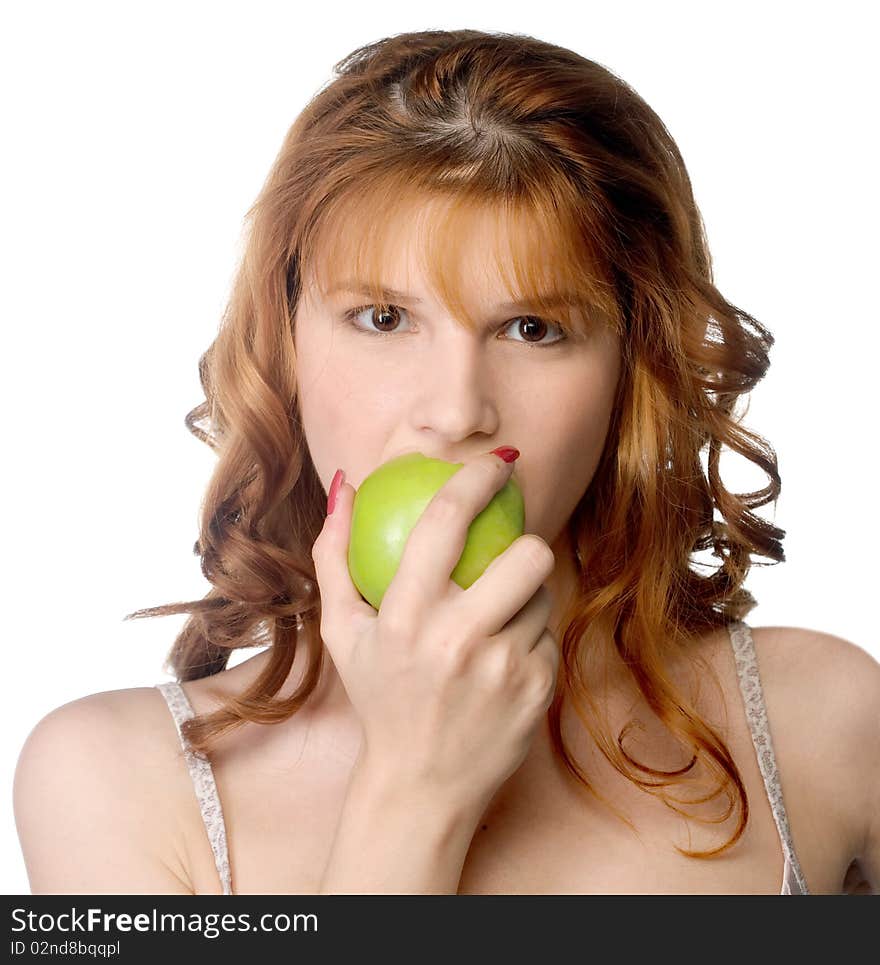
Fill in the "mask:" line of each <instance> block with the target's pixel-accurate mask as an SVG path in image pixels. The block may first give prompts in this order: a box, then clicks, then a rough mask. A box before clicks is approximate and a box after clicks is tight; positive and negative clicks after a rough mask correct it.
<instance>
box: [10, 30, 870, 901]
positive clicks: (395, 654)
mask: <svg viewBox="0 0 880 965" xmlns="http://www.w3.org/2000/svg"><path fill="white" fill-rule="evenodd" d="M336 70H337V74H338V76H337V77H336V79H335V80H334V81H333V82H332V83H331V84H329V85H328V86H327V87H326V88H324V89H323V90H321V91H320V92H319V93H318V95H317V96H316V97H315V98H314V99H313V100H312V102H311V103H310V104H309V105H308V106H307V107H306V109H305V110H304V111H303V113H302V114H301V115H300V117H299V118H298V119H297V121H296V122H295V123H294V125H293V126H292V128H291V130H290V132H289V134H288V136H287V138H286V140H285V142H284V144H283V147H282V149H281V152H280V153H279V156H278V158H277V159H276V162H275V164H274V166H273V168H272V171H271V172H270V175H269V178H268V180H267V182H266V184H265V186H264V188H263V190H262V192H261V194H260V196H259V198H258V199H257V201H256V203H255V205H254V206H253V208H252V209H251V211H250V213H249V218H250V222H251V232H250V236H249V240H248V245H247V248H246V251H245V255H244V258H243V262H242V265H241V268H240V272H239V275H238V278H237V281H236V284H235V287H234V290H233V293H232V297H231V300H230V303H229V306H228V309H227V312H226V314H225V317H224V322H223V325H222V327H221V330H220V332H219V334H218V336H217V338H216V340H215V342H214V343H213V344H212V345H211V347H210V348H209V350H208V351H207V352H206V353H205V355H204V357H203V358H202V360H201V364H200V373H201V377H202V385H203V387H204V390H205V393H206V400H207V401H206V402H205V403H204V404H203V405H200V406H198V407H197V408H196V409H195V410H194V411H193V412H192V413H190V415H189V416H188V418H187V424H188V426H189V428H190V429H191V431H192V432H193V433H194V434H195V435H197V436H198V437H199V438H200V439H202V440H203V441H205V442H207V443H208V444H209V445H211V446H212V448H214V449H215V450H216V452H217V454H218V464H217V468H216V470H215V473H214V476H213V478H212V480H211V482H210V485H209V488H208V492H207V494H206V498H205V502H204V507H203V514H202V520H201V532H200V536H199V540H198V541H197V543H196V547H195V550H196V552H197V553H198V554H199V555H200V557H201V559H202V568H203V572H204V573H205V576H206V577H207V579H208V580H209V581H210V582H211V583H212V586H213V589H212V590H211V592H209V593H208V594H207V596H206V598H205V599H204V600H202V601H195V602H189V603H180V604H175V605H172V606H165V607H155V608H152V609H149V610H142V611H138V612H137V613H135V614H133V615H132V616H133V617H142V616H152V615H159V614H171V613H183V612H189V613H192V614H193V615H192V617H191V618H190V619H189V621H188V622H187V624H186V625H185V627H184V628H183V630H182V632H181V633H180V635H179V636H178V638H177V640H176V641H175V644H174V647H173V650H172V652H171V655H170V666H171V668H172V669H173V671H174V675H175V677H176V681H175V682H170V683H165V684H160V685H158V686H157V687H151V688H138V689H134V690H124V691H115V692H109V693H101V694H94V695H91V696H89V697H86V698H83V699H82V700H78V701H74V702H72V703H70V704H67V705H65V706H63V707H60V708H58V709H57V710H55V711H53V712H52V713H51V714H49V715H47V717H45V718H44V719H43V720H42V721H40V722H39V724H38V725H37V726H36V727H35V728H34V730H33V731H32V733H31V735H30V736H29V738H28V741H27V742H26V744H25V747H24V749H23V750H22V753H21V756H20V759H19V765H18V769H17V773H16V785H15V803H16V818H17V823H18V827H19V835H20V839H21V842H22V848H23V852H24V856H25V860H26V863H27V868H28V873H29V876H30V881H31V886H32V889H33V891H34V892H35V893H39V892H55V893H60V892H74V893H101V892H114V893H176V892H179V893H186V894H211V893H220V892H223V893H227V894H231V893H236V894H247V893H262V894H267V893H296V894H308V893H346V892H347V893H383V892H385V893H416V894H428V893H460V894H474V893H483V894H487V893H508V894H510V893H531V894H536V893H537V894H541V893H550V894H558V893H574V894H579V893H581V894H582V893H605V894H608V893H639V894H675V893H689V894H798V893H800V894H806V893H836V892H841V891H844V892H847V893H868V892H870V890H871V889H872V888H873V889H876V887H877V882H878V878H880V827H878V826H877V824H876V822H875V824H873V825H872V824H871V820H870V819H871V816H872V815H876V814H877V813H878V809H877V807H876V804H877V797H878V794H880V751H878V740H877V738H878V736H880V734H878V721H877V719H876V713H875V711H874V708H875V707H876V706H877V705H878V701H880V666H878V664H877V663H876V661H874V660H873V659H872V658H871V657H870V656H869V655H868V654H867V653H866V652H865V651H864V650H862V649H860V648H859V647H858V646H856V645H855V644H852V643H849V642H847V641H845V640H842V639H840V638H838V637H834V636H831V635H829V634H824V633H819V632H815V631H810V630H806V629H800V628H792V627H760V628H750V627H749V626H748V625H747V624H746V623H745V622H744V620H743V618H744V617H745V616H746V615H747V614H748V612H749V611H750V610H751V609H752V608H753V607H754V605H755V600H754V599H753V598H752V596H751V595H750V594H749V593H748V592H747V591H746V589H745V588H744V582H745V579H746V576H747V574H748V571H749V569H750V566H751V565H752V562H753V557H754V556H763V557H766V558H768V559H770V560H772V561H775V562H781V561H782V560H783V559H784V554H783V550H782V545H781V540H782V538H783V536H784V532H783V531H782V530H781V529H779V528H777V527H776V526H773V525H771V524H769V523H767V522H766V521H765V520H763V519H762V518H761V517H759V516H757V515H755V514H754V513H753V512H752V510H753V509H755V508H756V507H760V506H763V505H766V504H767V503H768V502H771V501H775V500H776V498H777V497H778V494H779V491H780V477H779V474H778V471H777V462H776V457H775V454H774V452H773V450H772V448H771V447H770V446H769V445H768V444H767V443H766V442H765V441H764V440H763V439H762V438H761V437H760V436H757V435H755V434H753V433H751V432H749V431H747V430H746V429H745V428H744V427H743V426H742V425H741V423H740V421H739V419H738V418H737V416H736V411H735V407H736V404H737V402H738V401H739V400H740V399H741V397H742V396H744V395H746V394H747V393H748V392H749V391H750V390H751V389H752V388H753V387H754V386H755V385H756V384H757V382H758V381H759V380H760V379H761V378H762V377H763V376H764V374H765V373H766V371H767V368H768V364H769V362H768V352H769V349H770V347H771V346H772V344H773V339H772V336H771V335H770V333H769V332H768V331H767V330H766V329H765V328H764V327H763V326H762V325H761V324H760V323H759V322H758V321H756V320H755V319H754V318H753V317H752V316H750V315H749V314H747V313H746V312H744V311H742V310H741V309H739V308H737V307H736V306H734V305H732V304H731V303H730V302H728V301H727V300H725V299H724V297H723V296H722V295H721V293H720V292H719V291H718V290H717V289H716V288H715V287H714V285H713V283H712V273H711V262H710V256H709V251H708V247H707V243H706V239H705V232H704V229H703V225H702V222H701V219H700V215H699V212H698V210H697V207H696V204H695V203H694V199H693V195H692V191H691V186H690V181H689V178H688V175H687V172H686V170H685V166H684V163H683V161H682V159H681V156H680V154H679V151H678V149H677V147H676V145H675V143H674V142H673V140H672V139H671V137H670V135H669V133H668V132H667V131H666V129H665V127H664V126H663V124H662V122H661V121H660V119H659V118H658V117H657V115H656V114H655V113H654V112H653V111H652V110H651V109H650V108H649V107H648V106H647V105H646V104H645V102H644V101H643V100H642V99H641V98H640V97H639V96H638V95H637V94H636V93H635V92H634V91H633V90H632V89H631V88H630V87H628V86H627V85H626V84H625V83H624V82H622V81H621V80H620V79H619V78H617V77H616V76H614V75H613V74H612V73H610V72H609V71H608V70H607V69H605V68H603V67H601V66H600V65H598V64H596V63H593V62H591V61H589V60H586V59H584V58H583V57H580V56H579V55H577V54H575V53H573V52H571V51H569V50H566V49H564V48H560V47H555V46H552V45H549V44H546V43H542V42H540V41H538V40H535V39H533V38H530V37H526V36H521V35H509V34H486V33H481V32H479V31H473V30H460V31H451V32H443V31H426V32H422V33H407V34H401V35H397V36H395V37H392V38H388V39H386V40H383V41H380V42H378V43H375V44H371V45H368V46H366V47H364V48H361V49H359V50H357V51H355V52H354V53H352V54H351V55H350V56H349V57H348V58H346V59H345V60H344V61H343V62H341V63H340V64H339V65H337V68H336ZM203 419H204V420H207V426H206V428H205V429H203V428H200V427H199V426H197V425H196V422H197V421H199V420H203ZM725 445H726V446H727V447H728V448H730V449H734V450H736V451H737V452H739V453H740V454H741V455H743V456H745V457H746V458H747V459H749V460H751V461H752V462H754V463H756V464H757V465H759V466H760V467H761V468H762V469H763V470H764V471H765V472H766V474H767V476H768V479H769V482H768V485H767V487H766V488H765V489H763V490H761V491H759V492H756V493H745V494H738V493H734V492H730V491H729V490H728V489H727V488H726V487H725V484H724V480H723V479H722V477H721V473H720V467H719V455H720V451H721V447H722V446H725ZM416 451H417V452H422V453H423V454H424V455H426V456H429V457H432V458H439V459H444V460H447V461H449V462H456V463H462V464H463V467H462V469H461V470H460V471H459V472H457V473H456V474H455V475H454V476H453V477H452V478H451V479H450V480H449V482H448V483H447V484H446V485H445V486H444V488H443V489H442V490H441V491H440V493H438V496H437V497H436V498H435V499H434V500H433V501H432V503H431V504H430V506H429V508H428V509H427V510H426V511H425V513H424V515H423V516H422V518H421V519H420V520H419V522H418V524H417V526H416V528H415V529H414V530H413V532H412V534H411V536H410V539H409V541H408V543H407V548H406V553H405V555H404V558H403V560H402V562H401V565H400V568H399V570H398V571H397V574H396V575H395V578H394V580H393V582H392V584H391V586H390V587H389V589H388V591H387V593H386V595H385V598H384V599H383V601H382V604H381V606H380V608H379V611H378V612H377V611H376V610H374V609H373V608H372V607H370V606H369V605H368V604H367V603H366V602H365V601H364V600H363V599H362V598H361V596H360V594H359V593H358V592H357V590H356V588H355V587H354V585H353V584H352V581H351V577H350V574H349V572H348V567H347V550H348V542H349V536H350V531H351V518H352V506H353V500H354V496H355V493H356V491H357V489H358V487H359V486H360V484H361V482H362V481H363V479H364V478H366V476H367V475H369V474H370V473H371V472H372V471H373V470H374V469H375V468H377V467H378V466H379V465H381V464H383V463H384V462H386V461H388V460H389V459H391V458H393V457H395V456H397V455H400V454H402V453H404V452H416ZM704 454H705V462H704V461H703V455H704ZM340 467H341V468H342V469H343V470H344V476H343V473H342V472H337V471H336V470H337V469H339V468H340ZM511 475H513V476H514V478H515V479H516V480H517V482H518V483H519V486H520V488H521V490H522V492H523V497H524V501H525V507H526V526H525V529H526V534H525V535H524V536H523V537H521V538H520V539H518V540H516V541H515V542H514V543H513V544H512V545H511V546H510V547H509V548H508V549H507V550H506V551H505V552H504V553H503V554H501V555H500V556H499V557H497V558H496V559H495V560H494V561H493V563H492V565H491V566H490V567H489V568H488V569H487V570H486V571H485V573H484V574H483V575H482V576H481V577H480V579H479V580H477V582H475V583H474V584H473V585H472V586H470V587H469V588H468V589H466V590H465V589H462V588H461V587H459V586H458V585H456V584H455V583H453V582H452V581H451V580H450V579H449V576H450V573H451V571H452V569H453V568H454V566H455V563H456V561H457V560H458V558H459V556H460V554H461V551H462V548H463V545H464V541H465V537H466V533H467V528H468V526H469V524H470V522H471V521H472V520H473V518H474V517H475V516H476V515H477V513H479V512H480V510H481V509H482V508H483V507H484V506H485V505H486V504H487V503H488V502H489V500H490V499H491V498H492V496H493V495H494V493H495V492H497V491H498V490H499V489H500V488H501V487H502V486H503V485H504V484H505V482H506V481H507V480H508V479H509V478H510V477H511ZM325 495H327V496H328V505H327V513H326V514H325V504H324V497H325ZM716 510H717V513H718V517H720V518H714V516H713V514H714V512H715V511H716ZM709 549H711V551H712V553H711V555H712V556H714V557H715V558H716V562H715V563H714V564H713V565H710V561H707V560H706V559H703V560H702V561H701V560H700V559H699V555H700V553H703V552H704V551H706V550H709ZM267 645H268V647H267V649H264V650H262V651H261V652H260V653H258V654H257V656H255V657H252V658H250V659H247V660H244V661H243V662H241V663H240V664H238V665H236V666H235V667H233V668H231V669H226V667H227V661H228V658H229V655H230V653H231V651H232V650H234V649H238V648H241V647H248V646H250V647H253V646H263V647H266V646H267ZM184 684H185V686H183V685H184ZM771 722H772V740H771V734H770V723H771ZM132 763H135V764H136V766H134V767H132ZM194 790H195V793H193V791H194ZM783 790H784V792H785V793H784V796H783V793H782V792H783ZM47 791H48V793H47ZM145 805H148V807H146V808H145ZM96 818H98V820H97V821H96V820H95V819H96Z"/></svg>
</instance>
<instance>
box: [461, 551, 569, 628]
mask: <svg viewBox="0 0 880 965" xmlns="http://www.w3.org/2000/svg"><path fill="white" fill-rule="evenodd" d="M555 565H556V557H555V556H554V555H553V550H552V549H550V547H549V546H548V545H547V543H546V542H545V541H544V540H542V539H541V537H540V536H538V535H537V534H535V533H525V534H523V535H522V536H520V537H519V538H518V539H515V540H514V541H513V542H512V543H511V544H510V546H508V547H507V549H506V550H505V551H504V552H503V553H501V554H500V555H498V556H496V557H495V559H494V560H492V562H491V563H490V564H489V565H488V566H487V567H486V569H485V570H484V571H483V573H481V574H480V577H479V578H478V579H477V580H475V581H474V582H473V583H472V584H471V585H470V586H469V587H468V588H467V589H466V590H463V591H462V595H461V598H460V599H459V600H457V601H456V605H457V606H459V607H460V608H461V612H462V619H463V620H466V621H467V625H468V627H470V628H471V630H472V632H474V633H475V634H477V635H481V636H487V637H488V636H492V635H494V634H496V633H499V632H501V630H502V628H503V627H505V625H506V624H507V623H508V621H509V620H511V618H513V617H515V615H517V614H519V613H521V612H522V611H523V609H524V608H525V607H527V605H529V604H531V605H532V606H537V605H538V603H539V602H540V605H541V606H542V608H544V607H546V606H547V600H549V599H550V592H549V590H547V589H546V588H545V594H546V596H544V595H542V596H540V597H539V600H538V601H536V600H535V594H536V593H537V592H538V591H539V589H540V587H541V586H542V585H543V584H544V583H545V581H546V580H547V579H548V578H549V577H550V575H551V574H552V573H553V570H554V567H555ZM548 615H549V614H548Z"/></svg>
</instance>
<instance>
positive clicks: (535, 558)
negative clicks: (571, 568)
mask: <svg viewBox="0 0 880 965" xmlns="http://www.w3.org/2000/svg"><path fill="white" fill-rule="evenodd" d="M520 540H521V542H522V544H523V552H524V553H525V554H526V557H527V558H528V559H529V560H530V561H531V563H532V565H533V566H534V567H535V569H536V570H537V571H538V572H539V573H544V574H545V575H546V576H549V575H550V574H551V573H552V572H553V569H554V567H555V566H556V557H555V556H554V555H553V550H552V549H550V547H549V546H548V545H547V543H546V542H544V540H543V539H541V537H540V536H537V535H536V534H535V533H526V534H525V535H524V536H521V537H520Z"/></svg>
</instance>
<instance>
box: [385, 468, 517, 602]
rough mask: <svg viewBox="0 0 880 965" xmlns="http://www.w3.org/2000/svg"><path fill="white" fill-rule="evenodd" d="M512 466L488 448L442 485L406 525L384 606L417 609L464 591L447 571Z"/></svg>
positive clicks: (451, 566) (454, 562) (459, 556)
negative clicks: (407, 530)
mask: <svg viewBox="0 0 880 965" xmlns="http://www.w3.org/2000/svg"><path fill="white" fill-rule="evenodd" d="M513 469H514V463H507V462H505V461H504V460H503V459H502V458H501V457H500V456H498V455H495V454H494V453H491V452H489V453H485V454H484V455H481V456H478V457H477V458H475V459H473V460H471V461H470V462H466V463H464V464H463V465H462V466H461V468H460V469H458V470H456V472H455V474H454V475H453V476H452V477H450V478H449V479H448V480H447V481H446V482H445V483H444V484H443V485H442V486H441V487H440V489H439V490H438V491H437V492H436V493H435V494H434V496H433V497H432V498H431V500H430V502H429V503H428V505H427V506H426V507H425V509H424V511H423V512H422V514H421V516H420V517H419V519H418V521H417V522H416V524H415V526H414V527H413V528H412V530H411V531H410V534H409V537H408V538H407V541H406V545H405V546H404V550H403V554H402V555H401V559H400V565H399V566H398V568H397V573H396V574H395V576H394V579H393V580H392V581H391V584H390V586H389V587H388V590H387V591H386V593H385V598H384V599H383V601H382V603H383V608H384V607H386V606H389V607H393V608H395V609H398V610H401V611H403V612H405V613H410V614H412V615H415V614H417V613H420V612H423V610H424V607H425V604H426V603H428V602H430V601H432V600H437V599H440V598H443V597H446V596H448V595H449V593H450V592H453V593H454V592H455V590H456V589H457V590H458V592H464V591H463V590H461V588H460V587H457V586H456V584H454V583H453V582H452V581H451V576H452V571H453V570H454V569H455V567H456V566H457V565H458V561H459V560H460V559H461V554H462V553H463V552H464V546H465V543H466V542H467V535H468V530H469V528H470V525H471V523H472V522H473V521H474V518H475V517H476V516H478V515H479V514H480V513H481V512H482V511H483V510H484V509H485V508H486V506H488V504H489V503H490V502H491V500H492V497H493V496H494V495H495V494H496V493H497V492H498V491H499V490H500V489H501V488H502V487H503V486H504V485H505V483H506V482H507V481H508V479H510V477H511V475H512V473H513ZM533 592H534V590H533ZM386 601H387V603H386Z"/></svg>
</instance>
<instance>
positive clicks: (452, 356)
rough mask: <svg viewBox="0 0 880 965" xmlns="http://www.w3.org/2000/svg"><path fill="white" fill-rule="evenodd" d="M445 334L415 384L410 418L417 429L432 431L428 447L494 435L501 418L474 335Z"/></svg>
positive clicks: (489, 377) (440, 447) (481, 353)
mask: <svg viewBox="0 0 880 965" xmlns="http://www.w3.org/2000/svg"><path fill="white" fill-rule="evenodd" d="M465 336H466V337H465V339H464V344H462V339H461V338H454V337H452V336H450V337H449V338H448V339H445V340H444V342H443V345H442V346H439V345H438V347H437V349H436V350H435V351H434V352H432V353H430V357H429V358H428V359H427V360H426V364H425V366H424V370H423V371H421V372H420V373H419V374H418V378H417V379H416V382H415V385H414V401H413V403H412V406H411V412H410V418H411V419H412V421H413V425H414V427H415V429H416V431H418V432H420V433H421V434H422V435H424V434H425V433H428V432H430V433H433V434H434V435H436V437H437V439H436V440H435V441H434V442H433V443H432V444H431V448H432V449H433V450H437V449H442V448H444V446H449V447H452V446H454V445H456V444H459V443H461V442H462V441H463V440H467V439H468V438H470V437H471V436H474V435H485V436H487V437H488V438H493V437H494V434H495V432H496V431H497V428H498V424H499V421H500V413H499V411H498V401H497V398H496V391H495V380H494V378H493V376H492V373H491V372H490V371H489V369H488V365H487V364H486V360H485V358H484V353H483V352H482V350H481V348H480V346H479V345H475V344H474V342H475V340H476V339H475V337H474V336H471V335H469V334H468V333H465Z"/></svg>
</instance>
